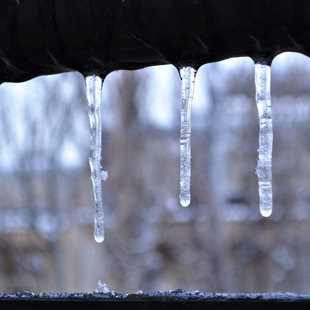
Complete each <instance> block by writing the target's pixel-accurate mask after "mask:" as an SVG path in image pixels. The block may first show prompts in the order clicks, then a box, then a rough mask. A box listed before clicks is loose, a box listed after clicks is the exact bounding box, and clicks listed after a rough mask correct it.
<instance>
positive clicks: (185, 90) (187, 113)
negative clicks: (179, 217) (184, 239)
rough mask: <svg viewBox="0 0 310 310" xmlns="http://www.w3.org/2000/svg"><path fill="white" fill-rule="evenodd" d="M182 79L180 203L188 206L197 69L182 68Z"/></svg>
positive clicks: (189, 199)
mask: <svg viewBox="0 0 310 310" xmlns="http://www.w3.org/2000/svg"><path fill="white" fill-rule="evenodd" d="M180 76H181V79H182V99H181V130H180V203H181V206H182V207H187V206H188V205H189V204H190V201H191V194H190V186H191V105H192V101H193V96H194V86H195V76H196V70H195V69H194V68H192V67H182V68H181V69H180Z"/></svg>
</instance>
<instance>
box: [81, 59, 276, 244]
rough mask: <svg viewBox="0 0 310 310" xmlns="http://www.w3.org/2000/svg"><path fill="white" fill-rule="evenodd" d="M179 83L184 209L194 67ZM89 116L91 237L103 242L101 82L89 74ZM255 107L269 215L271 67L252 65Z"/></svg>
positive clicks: (263, 202) (262, 193)
mask: <svg viewBox="0 0 310 310" xmlns="http://www.w3.org/2000/svg"><path fill="white" fill-rule="evenodd" d="M180 76H181V80H182V99H181V129H180V196H179V198H180V204H181V205H182V206H183V207H187V206H188V205H189V204H190V201H191V194H190V185H191V105H192V101H193V96H194V85H195V77H196V70H195V69H194V68H193V67H189V66H184V67H182V68H180ZM85 81H86V93H87V99H88V116H89V121H90V156H89V164H90V169H91V180H92V184H93V191H94V199H95V216H94V237H95V240H96V241H97V242H102V241H103V240H104V212H103V202H102V187H101V186H102V184H101V183H102V179H103V180H105V179H106V178H107V172H105V171H102V169H101V148H102V146H101V114H100V113H101V111H100V109H101V107H100V106H101V97H102V96H101V95H102V94H101V92H102V83H103V81H102V79H101V78H100V77H99V76H95V75H91V76H88V77H86V79H85ZM255 87H256V104H257V109H258V116H259V125H260V132H259V149H258V162H257V168H256V174H257V176H258V183H259V198H260V212H261V214H262V215H263V216H265V217H267V216H270V215H271V213H272V170H271V167H272V141H273V133H272V113H271V100H270V67H269V66H268V65H265V64H261V63H257V64H255Z"/></svg>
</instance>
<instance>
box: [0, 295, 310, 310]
mask: <svg viewBox="0 0 310 310" xmlns="http://www.w3.org/2000/svg"><path fill="white" fill-rule="evenodd" d="M309 303H310V295H295V294H290V293H287V294H281V293H266V294H218V293H200V292H198V291H197V292H191V293H189V292H185V291H182V290H177V291H169V292H156V293H141V294H117V293H92V294H91V293H74V294H65V293H64V294H34V293H30V292H21V293H16V294H0V306H1V308H3V309H8V307H11V308H12V309H13V308H14V307H16V306H17V307H21V308H22V309H28V308H29V309H43V308H44V307H46V306H49V307H55V309H62V308H64V309H69V308H70V309H71V308H72V309H87V310H88V309H89V307H91V309H99V308H100V309H135V310H136V309H137V310H139V309H154V310H155V309H156V310H158V309H178V310H182V309H233V307H237V309H266V306H271V307H272V309H296V307H297V309H301V308H305V309H308V308H309V306H310V305H309ZM42 307H43V308H42Z"/></svg>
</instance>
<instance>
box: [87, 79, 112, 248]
mask: <svg viewBox="0 0 310 310" xmlns="http://www.w3.org/2000/svg"><path fill="white" fill-rule="evenodd" d="M85 82H86V94H87V100H88V118H89V123H90V155H89V165H90V170H91V180H92V184H93V191H94V198H95V217H94V237H95V240H96V241H97V242H98V243H100V242H102V241H103V240H104V213H103V203H102V188H101V180H102V179H103V180H105V179H106V178H107V176H108V174H107V172H106V171H101V163H100V162H101V114H100V105H101V91H102V79H101V78H100V77H99V76H96V75H90V76H87V77H86V79H85Z"/></svg>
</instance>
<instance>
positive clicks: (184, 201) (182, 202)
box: [180, 198, 191, 207]
mask: <svg viewBox="0 0 310 310" xmlns="http://www.w3.org/2000/svg"><path fill="white" fill-rule="evenodd" d="M190 203H191V201H190V199H187V200H186V199H181V198H180V204H181V206H182V207H188V206H189V204H190Z"/></svg>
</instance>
